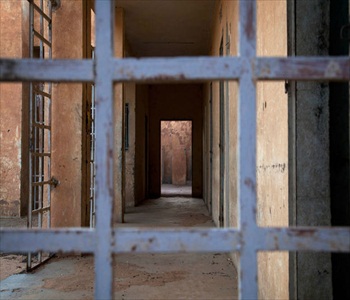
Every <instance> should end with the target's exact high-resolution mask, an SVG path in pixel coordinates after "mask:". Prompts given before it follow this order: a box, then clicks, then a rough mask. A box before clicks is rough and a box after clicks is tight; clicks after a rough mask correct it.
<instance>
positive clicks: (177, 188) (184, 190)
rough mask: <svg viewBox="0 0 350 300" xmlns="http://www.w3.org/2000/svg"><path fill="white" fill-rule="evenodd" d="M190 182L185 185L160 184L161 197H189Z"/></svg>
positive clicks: (190, 193)
mask: <svg viewBox="0 0 350 300" xmlns="http://www.w3.org/2000/svg"><path fill="white" fill-rule="evenodd" d="M191 184H192V183H191V182H188V183H187V185H174V184H162V185H161V192H160V193H161V195H162V196H163V197H191V196H192V185H191Z"/></svg>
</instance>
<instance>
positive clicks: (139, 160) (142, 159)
mask: <svg viewBox="0 0 350 300" xmlns="http://www.w3.org/2000/svg"><path fill="white" fill-rule="evenodd" d="M148 120H149V113H148V85H142V84H138V85H136V120H135V123H136V128H135V129H136V130H135V135H136V137H135V205H137V204H140V203H141V202H142V201H143V200H145V199H146V198H147V197H148V171H147V157H148V150H147V146H146V145H147V144H148V142H147V137H148V134H149V130H148V126H147V123H148Z"/></svg>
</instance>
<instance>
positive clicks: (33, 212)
mask: <svg viewBox="0 0 350 300" xmlns="http://www.w3.org/2000/svg"><path fill="white" fill-rule="evenodd" d="M49 210H50V206H45V207H43V208H38V209H34V210H32V214H38V213H41V212H45V211H49Z"/></svg>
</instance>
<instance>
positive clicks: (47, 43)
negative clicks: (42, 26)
mask: <svg viewBox="0 0 350 300" xmlns="http://www.w3.org/2000/svg"><path fill="white" fill-rule="evenodd" d="M33 33H34V35H35V36H36V37H37V38H38V39H39V40H40V41H41V42H43V43H45V44H46V45H48V46H49V47H51V46H52V45H51V42H49V41H48V40H47V39H45V38H44V36H43V35H42V34H40V33H39V32H37V31H36V30H34V29H33Z"/></svg>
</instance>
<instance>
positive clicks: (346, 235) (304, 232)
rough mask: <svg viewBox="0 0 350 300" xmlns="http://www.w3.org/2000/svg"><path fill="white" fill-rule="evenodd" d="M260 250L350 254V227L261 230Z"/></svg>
mask: <svg viewBox="0 0 350 300" xmlns="http://www.w3.org/2000/svg"><path fill="white" fill-rule="evenodd" d="M259 230H260V231H261V232H260V234H259V235H258V236H260V237H261V240H260V243H259V245H260V248H259V249H260V250H264V251H274V250H277V251H279V250H283V251H286V250H287V251H321V252H350V227H289V228H259Z"/></svg>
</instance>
